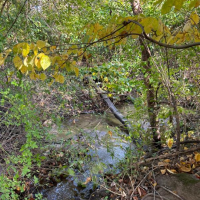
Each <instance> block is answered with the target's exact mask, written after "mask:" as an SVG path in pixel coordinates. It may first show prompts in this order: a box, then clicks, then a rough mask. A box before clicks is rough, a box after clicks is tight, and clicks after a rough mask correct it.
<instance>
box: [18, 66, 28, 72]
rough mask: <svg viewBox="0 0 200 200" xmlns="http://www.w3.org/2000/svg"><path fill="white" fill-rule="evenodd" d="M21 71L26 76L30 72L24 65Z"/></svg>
mask: <svg viewBox="0 0 200 200" xmlns="http://www.w3.org/2000/svg"><path fill="white" fill-rule="evenodd" d="M20 71H21V72H22V74H25V73H26V72H27V71H28V69H27V67H26V66H25V65H22V67H21V68H20Z"/></svg>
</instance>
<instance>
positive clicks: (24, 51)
mask: <svg viewBox="0 0 200 200" xmlns="http://www.w3.org/2000/svg"><path fill="white" fill-rule="evenodd" d="M29 52H30V46H29V45H28V43H24V45H23V49H22V56H23V57H26V56H27V55H28V54H29Z"/></svg>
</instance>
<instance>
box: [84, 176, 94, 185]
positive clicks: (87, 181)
mask: <svg viewBox="0 0 200 200" xmlns="http://www.w3.org/2000/svg"><path fill="white" fill-rule="evenodd" d="M91 180H92V179H91V177H88V178H87V179H86V181H85V182H84V184H85V185H86V184H88V183H89V182H90V181H91Z"/></svg>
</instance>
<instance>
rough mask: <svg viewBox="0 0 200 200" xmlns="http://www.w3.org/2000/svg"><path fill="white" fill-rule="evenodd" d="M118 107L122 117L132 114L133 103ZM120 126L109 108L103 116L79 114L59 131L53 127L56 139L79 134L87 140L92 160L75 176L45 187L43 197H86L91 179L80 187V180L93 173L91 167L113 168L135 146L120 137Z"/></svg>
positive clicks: (66, 199) (57, 199) (51, 199)
mask: <svg viewBox="0 0 200 200" xmlns="http://www.w3.org/2000/svg"><path fill="white" fill-rule="evenodd" d="M118 109H119V110H120V112H121V113H123V114H124V115H125V116H126V115H127V114H128V115H131V114H134V106H133V105H132V104H128V105H127V104H126V105H124V106H120V107H119V108H118ZM120 126H121V124H120V122H118V120H117V119H115V117H114V116H113V115H112V113H110V112H109V111H108V112H106V114H104V115H95V114H82V115H80V116H78V117H74V118H71V119H70V120H68V121H66V122H65V123H63V125H62V127H61V128H60V131H58V129H57V127H55V128H54V129H52V130H51V133H52V134H54V135H55V136H56V139H57V140H67V139H69V138H75V137H79V138H80V135H81V140H84V141H85V142H86V143H87V144H88V143H90V144H89V148H88V151H87V156H90V157H91V161H90V162H88V163H87V164H86V165H85V167H84V169H83V172H81V173H79V172H77V174H76V175H75V177H67V178H66V180H65V181H62V182H60V183H58V184H57V186H55V187H52V188H49V189H46V190H44V191H43V196H44V198H46V199H47V200H75V199H78V198H79V197H80V198H82V199H89V196H90V194H91V192H92V191H93V190H94V188H93V186H94V184H93V182H89V183H87V184H86V187H85V188H83V187H79V182H80V181H82V182H84V181H85V180H86V179H87V177H90V176H91V174H93V175H94V174H95V172H94V171H92V169H95V168H99V169H101V170H100V171H103V172H107V171H109V170H112V169H113V168H114V167H115V166H116V165H117V163H118V162H119V161H120V160H122V159H123V158H124V157H125V154H126V149H127V148H128V147H129V148H132V149H134V145H133V144H132V143H130V142H127V141H126V140H124V139H123V137H122V135H123V134H125V133H123V131H121V130H120V129H119V127H120ZM116 127H117V128H116ZM116 171H117V169H115V172H116ZM103 172H102V173H103ZM96 176H97V179H98V180H100V177H101V175H98V174H96Z"/></svg>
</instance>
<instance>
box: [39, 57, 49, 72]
mask: <svg viewBox="0 0 200 200" xmlns="http://www.w3.org/2000/svg"><path fill="white" fill-rule="evenodd" d="M40 65H41V67H42V69H43V70H45V69H47V68H48V67H49V66H50V65H51V60H50V58H49V56H47V55H43V56H42V57H41V59H40Z"/></svg>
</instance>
